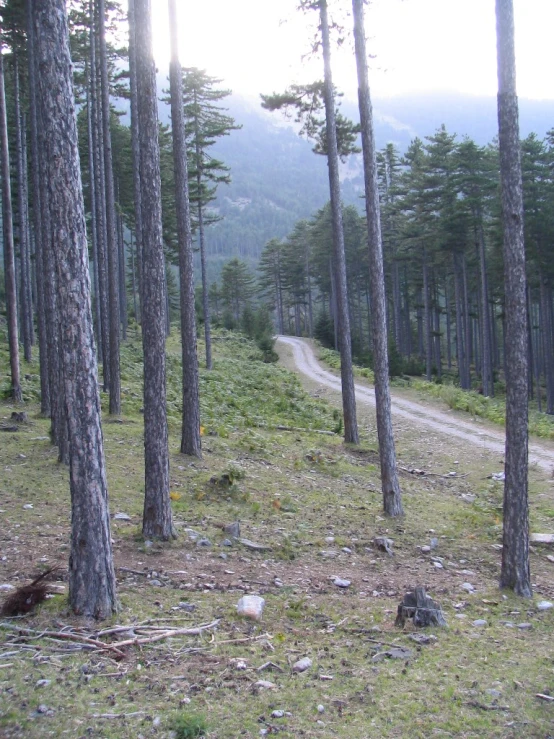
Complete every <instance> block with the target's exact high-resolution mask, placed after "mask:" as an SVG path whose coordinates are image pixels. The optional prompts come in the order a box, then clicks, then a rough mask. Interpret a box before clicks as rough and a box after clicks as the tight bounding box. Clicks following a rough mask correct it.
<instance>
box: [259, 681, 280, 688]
mask: <svg viewBox="0 0 554 739" xmlns="http://www.w3.org/2000/svg"><path fill="white" fill-rule="evenodd" d="M254 687H256V688H261V689H262V690H271V689H272V688H276V687H277V686H276V685H275V683H272V682H270V681H269V680H257V681H256V682H255V683H254Z"/></svg>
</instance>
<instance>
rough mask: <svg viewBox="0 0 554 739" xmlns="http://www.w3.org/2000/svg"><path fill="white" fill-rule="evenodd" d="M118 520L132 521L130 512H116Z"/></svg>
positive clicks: (115, 517)
mask: <svg viewBox="0 0 554 739" xmlns="http://www.w3.org/2000/svg"><path fill="white" fill-rule="evenodd" d="M114 520H116V521H130V520H131V516H130V515H129V514H128V513H116V514H115V516H114Z"/></svg>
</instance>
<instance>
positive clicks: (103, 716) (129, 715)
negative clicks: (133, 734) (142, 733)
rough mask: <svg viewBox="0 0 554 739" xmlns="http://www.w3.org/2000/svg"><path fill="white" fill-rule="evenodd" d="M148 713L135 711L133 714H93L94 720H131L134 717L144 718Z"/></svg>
mask: <svg viewBox="0 0 554 739" xmlns="http://www.w3.org/2000/svg"><path fill="white" fill-rule="evenodd" d="M145 713H146V711H133V712H132V713H93V714H92V718H110V719H111V718H131V717H133V716H144V714H145Z"/></svg>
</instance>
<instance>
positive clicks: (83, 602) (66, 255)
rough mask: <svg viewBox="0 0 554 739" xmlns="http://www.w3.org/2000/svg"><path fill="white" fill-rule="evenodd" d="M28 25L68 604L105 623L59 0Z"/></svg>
mask: <svg viewBox="0 0 554 739" xmlns="http://www.w3.org/2000/svg"><path fill="white" fill-rule="evenodd" d="M34 23H35V32H36V54H37V61H38V65H39V69H40V75H39V79H38V91H39V98H40V102H41V107H42V112H43V116H42V125H43V128H44V143H45V145H46V155H47V156H46V161H47V162H48V166H47V168H46V170H45V173H44V174H45V175H46V177H45V180H46V183H47V187H48V192H49V207H50V210H51V219H50V221H51V227H52V236H53V243H54V244H55V249H54V260H55V266H56V275H57V287H58V310H59V313H60V322H61V326H62V331H61V360H62V368H63V385H64V402H65V413H66V415H67V419H68V430H69V460H70V476H69V477H70V491H71V510H72V516H71V553H70V559H69V602H70V605H71V607H72V609H73V611H74V612H75V613H77V614H80V615H84V616H91V617H94V618H107V617H108V616H110V615H111V614H112V613H113V612H114V611H115V610H116V607H117V602H116V579H115V572H114V568H113V558H112V548H111V534H110V521H109V511H108V489H107V483H106V472H105V463H104V451H103V442H102V428H101V424H100V397H99V392H98V383H97V366H96V351H95V348H94V333H93V328H92V311H91V304H90V278H89V272H88V245H87V237H86V226H85V213H84V203H83V194H82V187H81V176H80V168H79V153H78V143H77V119H76V111H75V103H74V98H73V86H72V83H73V78H72V65H71V58H70V54H69V35H68V26H67V16H66V7H65V0H42V2H41V3H39V4H37V6H36V8H35V13H34Z"/></svg>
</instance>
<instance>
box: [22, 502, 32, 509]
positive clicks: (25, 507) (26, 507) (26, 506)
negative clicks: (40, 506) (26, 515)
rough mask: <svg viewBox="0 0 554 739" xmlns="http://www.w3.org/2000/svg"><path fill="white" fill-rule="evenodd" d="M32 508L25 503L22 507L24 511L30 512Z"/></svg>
mask: <svg viewBox="0 0 554 739" xmlns="http://www.w3.org/2000/svg"><path fill="white" fill-rule="evenodd" d="M32 507H33V504H32V503H25V505H24V506H23V508H24V509H25V510H26V511H30V510H31V508H32Z"/></svg>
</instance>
